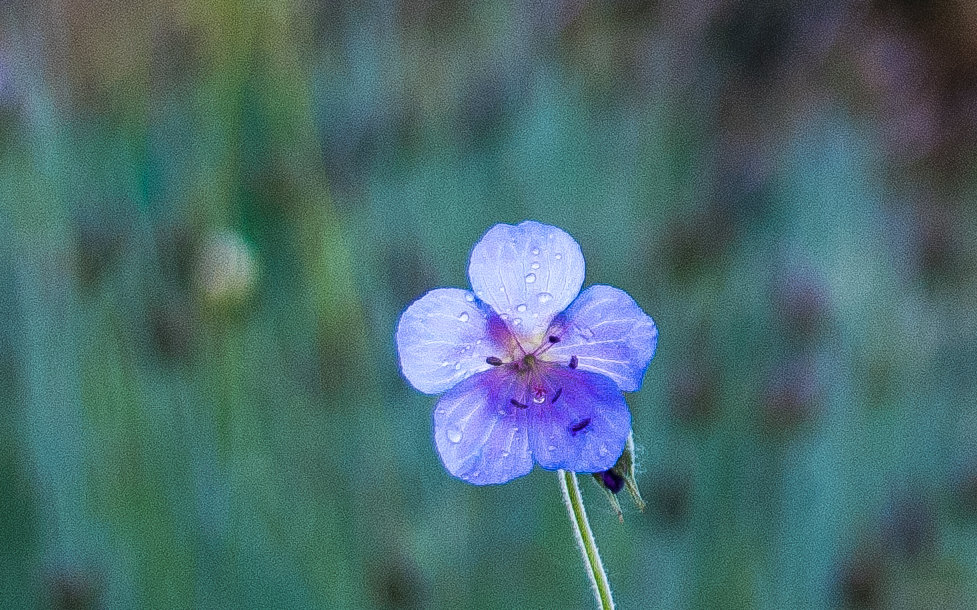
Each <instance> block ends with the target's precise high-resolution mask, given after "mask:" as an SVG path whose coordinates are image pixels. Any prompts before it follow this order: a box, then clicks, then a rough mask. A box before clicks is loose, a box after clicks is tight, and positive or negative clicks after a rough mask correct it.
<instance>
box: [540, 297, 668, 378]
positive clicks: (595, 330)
mask: <svg viewBox="0 0 977 610" xmlns="http://www.w3.org/2000/svg"><path fill="white" fill-rule="evenodd" d="M554 326H555V329H554V332H557V334H558V336H559V337H560V342H559V343H557V344H555V345H554V346H553V347H552V348H551V349H550V350H549V351H548V352H547V353H546V354H545V355H544V356H543V358H544V359H546V360H550V361H554V362H563V363H567V362H569V361H570V358H571V357H573V356H576V357H577V364H578V366H579V368H580V369H582V370H586V371H593V372H595V373H600V374H601V375H606V376H607V377H609V378H611V379H612V380H614V382H615V383H617V385H618V387H620V388H621V390H623V391H625V392H633V391H635V390H637V389H639V388H640V387H641V380H642V379H643V378H644V374H645V370H646V369H647V368H648V364H649V363H650V362H651V358H652V356H654V355H655V346H656V345H657V344H658V328H657V327H656V326H655V322H654V320H652V319H651V318H649V317H648V315H647V314H645V312H643V311H642V310H641V307H639V306H638V304H637V303H635V302H634V299H632V298H631V297H630V296H629V295H628V293H626V292H624V291H623V290H618V289H617V288H614V287H612V286H601V285H595V286H591V287H590V288H588V289H587V290H584V291H583V292H582V293H581V294H580V296H579V297H577V300H575V301H574V302H573V303H572V304H571V305H570V307H569V308H567V310H566V311H564V312H563V313H562V314H561V315H560V316H559V318H557V320H556V323H555V325H554Z"/></svg>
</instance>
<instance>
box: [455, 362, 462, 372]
mask: <svg viewBox="0 0 977 610" xmlns="http://www.w3.org/2000/svg"><path fill="white" fill-rule="evenodd" d="M460 369H461V363H460V362H455V370H456V371H458V370H460Z"/></svg>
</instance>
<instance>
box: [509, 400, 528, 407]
mask: <svg viewBox="0 0 977 610" xmlns="http://www.w3.org/2000/svg"><path fill="white" fill-rule="evenodd" d="M509 402H511V403H512V405H513V406H516V407H519V408H520V409H528V408H529V405H524V404H523V403H521V402H519V401H518V400H516V399H515V398H510V399H509Z"/></svg>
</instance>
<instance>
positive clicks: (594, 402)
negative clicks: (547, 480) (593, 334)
mask: <svg viewBox="0 0 977 610" xmlns="http://www.w3.org/2000/svg"><path fill="white" fill-rule="evenodd" d="M545 376H546V382H547V384H548V385H550V386H551V388H552V391H551V392H548V399H547V400H546V402H544V403H543V404H533V405H531V406H530V408H529V417H530V432H529V443H530V447H531V448H532V452H533V455H534V456H535V458H536V461H537V462H538V463H539V465H540V466H542V467H543V468H546V469H547V470H556V469H557V468H565V469H566V470H572V471H574V472H600V471H602V470H607V469H609V468H611V467H612V466H614V464H615V463H616V462H617V459H618V458H619V457H621V453H622V452H623V451H624V445H625V444H626V443H627V441H628V434H629V432H630V430H631V413H630V412H629V411H628V405H627V403H626V402H624V396H623V395H622V394H621V390H620V389H619V388H618V387H617V384H616V383H614V382H613V381H611V380H610V379H608V378H607V377H604V376H603V375H598V374H597V373H591V372H589V371H581V370H573V369H569V368H564V367H549V368H548V369H547V371H546V373H545ZM557 392H558V393H559V398H558V399H557V400H556V401H553V396H555V395H556V393H557Z"/></svg>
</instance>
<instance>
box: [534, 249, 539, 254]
mask: <svg viewBox="0 0 977 610" xmlns="http://www.w3.org/2000/svg"><path fill="white" fill-rule="evenodd" d="M538 255H539V248H533V256H538Z"/></svg>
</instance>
